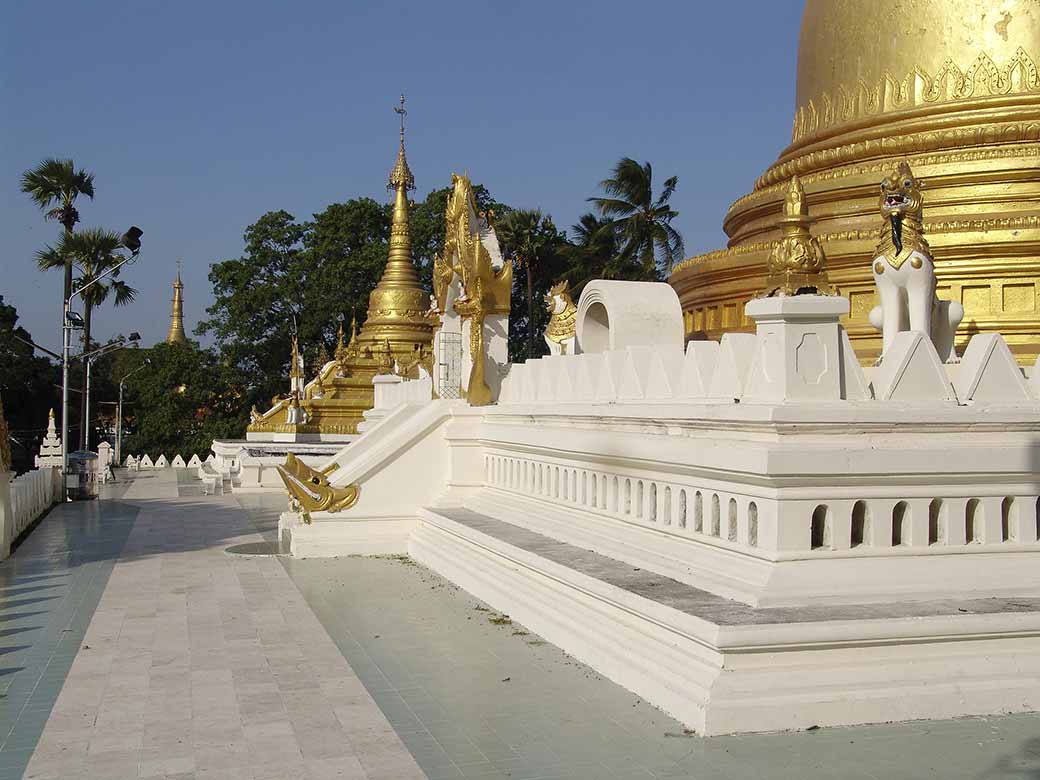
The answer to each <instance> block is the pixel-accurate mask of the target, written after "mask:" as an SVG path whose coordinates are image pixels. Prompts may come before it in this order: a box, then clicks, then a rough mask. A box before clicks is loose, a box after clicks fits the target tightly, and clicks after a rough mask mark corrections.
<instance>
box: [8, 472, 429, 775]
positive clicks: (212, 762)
mask: <svg viewBox="0 0 1040 780" xmlns="http://www.w3.org/2000/svg"><path fill="white" fill-rule="evenodd" d="M127 508H132V509H133V510H134V511H135V512H136V516H135V519H134V520H133V523H132V528H131V529H130V531H129V534H128V535H127V536H126V538H125V543H124V544H123V545H122V547H121V549H120V550H118V551H115V552H113V551H111V550H110V553H111V554H113V557H114V558H115V560H114V565H112V568H111V572H110V574H109V575H108V578H107V585H106V587H105V588H104V592H103V593H102V594H101V596H100V600H99V601H98V602H97V604H96V608H95V609H94V610H93V614H92V616H91V618H90V620H89V625H88V626H86V630H85V632H84V633H83V636H82V639H81V640H80V641H79V644H78V647H79V650H78V653H76V654H75V659H74V660H73V661H72V664H71V668H69V669H68V671H67V676H66V677H65V679H64V685H63V686H62V687H61V689H60V693H59V694H58V695H57V698H56V699H55V701H54V702H53V706H52V708H51V710H50V713H49V717H47V719H46V723H45V725H44V727H43V730H42V734H41V735H40V736H39V740H38V744H37V745H36V747H35V751H34V752H32V756H31V759H30V760H29V762H28V767H27V769H26V770H25V775H24V776H25V777H26V778H33V780H59V779H60V780H73V779H76V780H80V779H83V780H85V779H86V778H90V779H91V780H95V779H96V780H120V779H121V778H128V779H129V778H178V779H179V780H187V779H188V778H192V779H196V778H197V779H198V780H203V779H205V780H210V779H211V778H212V779H217V778H220V779H221V780H224V779H227V780H231V778H236V779H237V778H248V779H249V780H292V779H294V778H301V779H306V780H319V779H320V778H367V779H369V780H376V779H377V778H385V779H386V780H390V779H391V778H394V779H396V778H421V777H423V776H424V775H423V773H422V772H421V771H420V770H419V768H418V766H417V765H416V763H415V761H414V760H413V759H412V757H411V755H410V754H409V752H408V750H407V749H406V748H405V747H404V745H403V744H402V743H401V740H400V738H399V737H398V736H397V734H396V733H395V732H394V730H393V728H392V727H391V726H390V725H389V723H388V721H387V719H386V718H385V717H384V716H383V714H382V713H381V712H380V710H379V708H378V706H377V705H376V704H375V702H374V701H373V700H372V698H371V696H370V695H369V694H368V693H367V692H366V690H365V688H364V686H363V685H362V684H361V682H360V681H359V680H358V678H357V676H356V675H355V674H354V673H353V671H352V670H351V668H350V666H349V665H348V664H347V662H346V660H345V659H344V658H343V656H342V654H341V653H340V651H339V650H338V649H337V647H336V645H335V644H334V643H333V642H332V641H331V639H330V638H329V636H328V634H327V633H326V631H325V629H324V628H323V627H322V625H321V624H320V623H319V622H318V620H317V619H316V618H315V616H314V613H313V612H312V611H311V609H310V608H309V607H308V606H307V604H306V602H305V601H304V600H303V598H302V596H301V595H300V592H299V590H298V589H297V588H296V586H295V585H294V584H293V582H292V581H291V580H290V578H289V576H288V575H287V574H286V571H285V569H284V567H283V566H282V564H281V563H280V562H279V561H278V560H277V559H276V558H273V557H242V556H235V555H229V554H227V553H226V552H225V548H226V547H228V546H231V545H235V544H241V543H248V542H252V541H258V540H259V539H260V537H259V536H258V535H257V534H256V529H255V527H254V526H253V525H252V523H251V521H250V520H249V518H248V516H247V515H246V514H245V513H243V512H242V511H241V510H240V509H239V508H238V506H237V504H236V503H235V502H234V499H233V498H231V497H222V498H215V497H206V498H195V497H188V498H178V489H177V479H176V472H173V471H172V470H171V471H169V472H152V473H151V474H147V475H142V479H140V480H136V481H135V482H134V483H133V484H131V485H130V488H129V489H128V490H126V492H125V494H124V495H123V496H122V499H121V500H119V501H110V500H106V501H102V502H99V503H95V504H73V505H69V506H68V507H60V508H59V509H60V510H62V514H68V513H71V514H77V513H81V512H97V514H98V515H99V518H98V522H99V524H100V525H104V524H105V523H106V522H107V518H108V514H109V510H110V509H120V510H122V511H126V510H127ZM53 519H54V520H57V519H58V518H57V517H55V518H53ZM50 520H51V518H48V520H47V521H45V523H47V522H49V521H50ZM59 522H60V521H59ZM42 527H43V526H42V525H41V528H42ZM17 558H18V556H17V555H16V556H15V559H16V560H17ZM3 752H4V751H0V756H2V754H3ZM9 766H11V768H12V769H13V768H15V764H14V762H13V760H12V762H11V764H9ZM3 776H11V777H14V776H18V775H14V774H6V775H3Z"/></svg>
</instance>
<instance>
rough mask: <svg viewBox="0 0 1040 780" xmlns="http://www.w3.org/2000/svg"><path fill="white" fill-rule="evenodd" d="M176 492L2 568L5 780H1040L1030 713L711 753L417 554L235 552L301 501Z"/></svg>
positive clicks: (1039, 735) (760, 740)
mask: <svg viewBox="0 0 1040 780" xmlns="http://www.w3.org/2000/svg"><path fill="white" fill-rule="evenodd" d="M181 476H182V477H183V476H184V475H183V474H182V475H181ZM176 477H177V475H176V473H175V472H172V471H171V472H164V473H158V472H152V473H149V474H142V475H140V476H139V478H138V479H136V480H135V481H134V482H133V483H132V484H131V485H130V486H129V489H127V487H126V485H123V486H121V487H119V488H118V489H119V490H123V491H125V492H124V493H123V494H122V495H121V496H120V495H119V494H118V492H117V493H115V494H111V495H110V498H109V500H106V501H104V502H95V503H87V504H83V503H81V504H72V505H66V506H63V507H58V508H57V509H56V510H55V511H54V512H52V514H51V516H50V517H48V518H47V520H46V521H45V522H44V523H42V524H41V525H40V527H39V528H38V529H37V530H36V531H35V532H34V534H33V535H32V536H31V537H30V539H29V541H27V542H26V543H25V544H24V545H23V546H22V547H21V548H20V549H19V550H18V551H17V553H16V555H15V556H14V557H13V558H12V559H11V560H9V561H7V562H5V563H3V564H0V616H2V617H3V618H4V621H3V623H2V629H0V666H3V667H4V668H3V669H0V672H2V674H0V685H6V686H7V687H6V690H5V692H4V693H5V695H4V698H3V699H2V700H0V719H2V720H0V723H2V724H3V728H4V736H3V738H4V740H5V742H4V743H3V745H2V747H0V780H7V778H17V777H20V776H21V773H22V770H23V769H24V768H25V766H26V763H27V762H29V761H30V756H31V763H29V768H28V772H27V774H26V776H27V777H33V778H35V779H36V780H40V778H49V779H51V780H54V779H56V778H62V779H63V780H64V779H65V778H69V779H70V780H76V779H82V778H98V779H101V778H103V779H104V780H109V778H111V779H112V780H118V778H138V777H155V778H159V777H165V778H179V779H180V780H203V779H204V778H205V779H206V780H212V779H213V778H251V779H252V780H260V779H262V778H271V779H272V780H273V779H274V778H277V779H278V780H282V779H283V778H285V779H286V780H293V779H294V778H306V779H307V780H318V779H319V778H324V777H348V778H349V777H357V778H405V779H407V778H412V777H414V778H419V777H422V776H423V773H425V775H426V776H428V777H429V778H430V780H448V778H455V779H460V778H462V779H465V778H468V779H470V780H504V779H505V778H509V780H536V779H537V780H552V779H553V778H580V779H582V780H595V779H596V778H602V780H633V779H635V778H638V779H639V780H652V779H653V778H662V779H663V778H670V779H671V780H679V779H680V778H687V779H690V778H698V779H705V778H712V779H714V778H721V779H722V780H737V779H742V778H757V777H763V778H770V779H771V780H773V779H775V778H784V779H786V780H824V779H825V778H826V779H828V780H829V779H830V778H835V777H841V778H843V780H869V779H873V780H889V779H890V778H892V779H894V780H903V779H905V778H942V780H954V779H958V780H968V779H969V778H980V779H981V778H987V779H988V778H1020V779H1026V780H1028V779H1029V778H1034V780H1035V779H1038V778H1040V716H1034V715H1021V716H1012V717H1000V718H968V719H962V720H953V721H937V722H927V723H923V722H922V723H908V724H889V725H879V726H867V727H857V728H835V729H819V730H815V731H809V732H800V733H792V734H767V735H750V736H741V737H718V738H712V739H703V738H699V737H697V736H695V735H691V734H689V733H688V732H684V730H683V728H682V726H681V724H679V723H677V722H676V721H674V720H672V719H671V718H669V717H667V716H665V715H663V714H662V713H661V712H660V711H658V710H656V709H655V708H653V707H651V706H649V705H648V704H647V703H646V702H644V701H641V700H640V699H639V698H638V697H636V696H634V695H633V694H631V693H629V692H627V691H625V690H624V689H622V688H620V687H619V686H617V685H614V684H613V683H611V682H610V681H608V680H605V679H604V678H602V677H600V676H599V675H597V674H596V673H595V672H593V671H592V670H590V669H589V668H588V667H586V666H584V665H582V664H580V663H578V662H576V661H574V660H573V659H571V658H569V657H568V656H567V655H566V654H564V653H562V652H561V651H559V650H558V649H556V648H555V647H553V646H552V645H550V644H547V643H545V642H544V641H542V640H541V639H540V638H538V637H537V636H535V635H533V634H530V633H528V632H527V631H526V630H525V629H524V627H523V626H520V625H517V624H515V623H512V622H511V621H510V620H509V619H508V616H504V615H498V614H496V613H494V612H492V611H490V610H488V609H487V607H486V606H485V605H483V604H481V603H480V602H479V601H477V600H475V599H473V598H472V597H471V596H469V595H468V594H466V593H465V592H463V591H461V590H458V589H457V588H455V587H453V586H452V585H451V584H449V583H447V582H446V581H445V580H443V579H442V578H440V577H438V576H437V575H435V574H433V573H432V572H430V571H428V570H426V569H424V568H422V567H421V566H417V565H414V564H412V563H411V562H409V561H408V560H407V559H402V558H394V557H391V558H340V559H327V560H303V561H299V560H292V559H287V558H272V557H255V558H249V557H238V556H233V555H228V554H227V553H225V552H224V551H225V549H226V548H227V547H229V546H233V545H238V544H242V543H249V542H255V541H257V540H259V539H260V538H261V536H260V535H259V534H258V532H260V533H261V534H263V535H264V536H266V537H267V538H271V530H272V527H273V523H274V521H275V519H276V516H277V512H278V511H280V509H281V507H282V506H284V504H283V499H281V498H279V497H277V496H266V497H265V496H241V497H238V499H237V500H236V499H235V498H232V497H222V498H214V497H201V496H197V495H193V493H194V492H195V491H193V488H194V487H195V486H193V485H191V484H189V483H188V482H186V481H185V482H184V483H183V484H180V485H178V484H177V478H176ZM70 667H71V668H70ZM66 675H67V677H66ZM63 682H64V686H63V684H62V683H63ZM59 692H60V693H59ZM52 707H53V711H52ZM45 724H46V725H45ZM34 748H35V753H33V749H34ZM413 757H414V758H413ZM420 768H421V770H420Z"/></svg>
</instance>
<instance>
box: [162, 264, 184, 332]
mask: <svg viewBox="0 0 1040 780" xmlns="http://www.w3.org/2000/svg"><path fill="white" fill-rule="evenodd" d="M178 265H179V263H178ZM166 343H167V344H187V343H188V336H187V335H186V334H185V333H184V282H182V281H181V269H180V268H178V269H177V278H176V279H174V280H173V311H172V312H171V314H170V330H169V332H168V333H167V334H166Z"/></svg>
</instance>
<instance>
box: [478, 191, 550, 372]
mask: <svg viewBox="0 0 1040 780" xmlns="http://www.w3.org/2000/svg"><path fill="white" fill-rule="evenodd" d="M495 234H496V235H497V236H498V240H499V241H501V242H502V245H503V247H504V248H505V251H506V254H507V255H508V256H509V257H511V258H512V260H513V263H514V265H515V266H516V267H517V268H522V269H524V271H525V273H526V277H527V278H526V282H527V295H526V298H527V301H526V303H527V356H528V357H534V355H535V348H534V344H535V339H534V331H535V316H534V296H535V293H534V279H535V275H536V274H539V273H540V274H541V275H543V276H544V275H545V274H546V273H547V272H548V271H549V269H548V268H547V267H546V266H547V264H548V263H550V262H551V261H552V260H553V259H554V258H555V257H556V249H557V246H558V245H559V244H560V243H561V241H562V238H561V236H560V233H559V231H557V230H556V226H555V225H554V224H553V221H552V218H551V217H547V216H543V215H542V212H541V211H539V210H538V209H515V210H513V211H509V212H507V213H506V214H505V215H504V216H503V217H501V218H500V219H499V221H498V222H497V223H496V224H495Z"/></svg>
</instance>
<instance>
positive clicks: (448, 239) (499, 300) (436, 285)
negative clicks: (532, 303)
mask: <svg viewBox="0 0 1040 780" xmlns="http://www.w3.org/2000/svg"><path fill="white" fill-rule="evenodd" d="M451 183H452V193H451V195H450V197H449V198H448V207H447V209H446V212H445V224H446V228H447V229H446V234H445V238H444V250H443V251H442V252H441V254H440V255H438V256H437V258H436V259H435V261H434V265H433V292H434V297H435V298H436V303H437V310H438V311H440V312H444V311H445V310H446V306H447V305H448V303H449V301H448V293H449V289H450V288H451V285H452V283H453V281H455V280H458V282H459V284H460V287H461V290H460V293H459V295H458V297H457V298H456V299H455V300H454V301H453V302H452V306H453V308H454V311H455V313H457V314H458V315H459V316H460V317H462V318H463V319H468V320H469V321H470V343H469V352H470V357H471V363H472V368H471V369H470V375H469V380H468V381H467V383H466V400H467V401H469V403H470V404H471V405H473V406H486V405H487V404H489V403H491V401H492V400H493V396H492V392H491V388H490V387H489V386H488V384H487V381H486V377H485V374H484V372H485V363H486V362H487V361H486V357H487V355H486V352H487V349H486V344H485V334H484V319H485V317H487V316H488V315H492V314H508V313H509V304H510V293H511V291H512V287H513V265H512V263H511V262H510V261H508V260H503V262H502V266H501V268H499V269H498V270H496V269H495V267H494V264H493V262H492V258H491V254H490V252H489V251H488V247H487V246H486V245H485V240H486V239H488V238H489V237H490V238H492V239H493V237H494V233H493V231H492V230H491V228H490V227H489V226H488V225H487V223H486V222H485V221H484V220H483V219H481V218H480V216H479V215H478V214H477V207H476V200H475V198H474V197H473V185H472V183H471V182H470V180H469V177H468V176H465V175H463V176H459V175H457V174H454V173H453V174H452V176H451ZM493 245H494V247H495V251H496V252H497V240H495V241H494V244H493Z"/></svg>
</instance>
